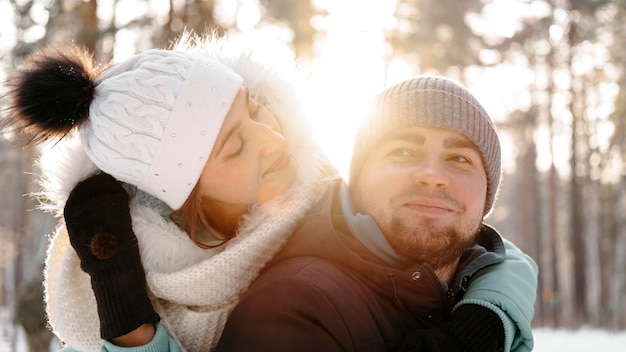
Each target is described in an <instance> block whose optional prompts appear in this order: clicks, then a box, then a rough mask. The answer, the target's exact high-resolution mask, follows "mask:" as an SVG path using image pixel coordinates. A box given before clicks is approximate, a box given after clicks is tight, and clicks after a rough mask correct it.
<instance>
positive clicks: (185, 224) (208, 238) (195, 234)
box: [170, 185, 234, 249]
mask: <svg viewBox="0 0 626 352" xmlns="http://www.w3.org/2000/svg"><path fill="white" fill-rule="evenodd" d="M212 211H214V209H211V207H210V201H206V199H205V198H203V197H202V194H201V192H200V187H198V185H196V187H194V188H193V190H192V191H191V194H190V195H189V198H187V200H186V201H185V203H184V204H183V205H182V207H180V208H179V209H177V210H174V211H173V212H172V214H171V215H170V218H171V219H172V221H174V223H176V224H177V225H178V226H179V227H180V228H181V229H182V230H183V231H185V232H186V233H187V235H189V238H191V240H192V241H193V242H194V243H195V244H196V245H197V246H198V247H200V248H204V249H208V248H215V247H219V246H221V245H223V244H224V243H226V242H228V240H230V239H231V238H233V236H234V234H224V233H221V232H220V231H218V230H217V229H216V228H215V227H214V226H213V225H212V224H211V220H210V219H209V217H208V214H210V213H211V212H212Z"/></svg>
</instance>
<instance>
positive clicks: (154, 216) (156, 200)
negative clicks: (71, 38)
mask: <svg viewBox="0 0 626 352" xmlns="http://www.w3.org/2000/svg"><path fill="white" fill-rule="evenodd" d="M249 44H250V43H247V44H246V45H249ZM181 45H183V46H185V50H184V51H182V50H174V51H161V50H157V51H148V52H145V53H142V54H139V55H136V56H134V57H132V58H130V59H128V60H125V61H123V62H120V63H117V64H114V65H112V66H111V67H109V68H107V69H106V70H104V72H103V73H102V74H101V75H99V73H97V72H95V70H93V69H92V68H91V67H90V66H89V65H90V64H91V60H90V59H89V58H88V57H86V56H85V55H84V53H82V52H77V50H76V49H75V48H74V49H72V50H71V51H67V50H48V51H44V52H43V53H40V54H37V55H35V56H33V57H32V58H30V59H29V61H28V62H27V64H25V65H24V66H22V67H21V68H20V69H19V71H18V72H17V74H16V75H15V76H14V77H13V78H12V79H11V80H10V81H9V82H10V83H11V85H12V88H13V90H12V91H11V93H10V96H11V97H12V98H13V102H12V108H13V112H14V114H13V117H12V119H11V121H9V124H13V125H14V126H18V127H19V128H21V129H22V130H23V131H31V132H34V133H35V134H34V135H33V138H34V139H35V140H44V139H52V140H53V141H54V142H56V143H55V144H54V145H53V146H52V147H51V148H50V149H49V150H48V151H46V152H45V153H44V155H43V158H42V167H43V168H42V174H43V175H44V176H45V180H44V194H43V195H44V196H45V197H46V198H47V199H48V200H49V201H48V204H47V209H49V210H51V211H54V212H55V213H56V214H57V215H61V214H62V211H63V207H64V206H65V203H66V200H67V198H68V195H69V194H70V190H72V189H73V188H74V187H75V186H76V185H77V183H78V182H79V181H80V180H83V179H85V178H87V177H88V176H90V175H92V174H93V173H95V172H97V171H98V170H103V171H105V172H106V173H108V174H110V175H112V176H113V177H115V178H116V179H118V180H120V181H123V182H125V183H126V184H128V185H130V187H129V193H131V197H130V198H131V199H130V208H131V214H132V218H133V228H134V231H135V233H136V236H137V240H138V243H139V248H140V251H141V261H142V263H141V264H143V267H144V268H145V273H146V279H147V286H148V291H149V292H150V298H151V303H152V305H153V306H154V310H155V311H156V313H157V314H158V315H159V316H161V317H164V318H165V319H163V321H162V323H163V325H164V326H166V327H167V328H168V331H169V332H170V333H171V334H172V335H173V336H175V337H176V339H177V340H178V341H179V342H180V343H181V344H182V345H184V346H185V348H186V349H188V350H190V351H200V350H206V349H207V348H210V347H211V346H213V345H214V344H215V343H216V341H217V338H218V337H219V334H220V332H221V329H222V326H223V323H224V321H225V320H226V316H227V314H228V313H229V311H230V310H231V309H232V307H233V306H234V305H235V303H236V301H237V297H238V296H239V294H240V293H241V292H243V291H245V289H246V288H247V287H248V285H249V284H250V282H252V280H253V279H254V278H255V277H256V276H257V274H258V272H259V270H260V269H261V268H262V267H263V265H264V264H265V263H266V262H267V261H268V260H269V259H270V258H271V257H272V256H273V255H274V254H275V253H276V252H278V251H279V250H280V249H281V248H282V246H283V245H284V243H285V242H286V240H287V238H288V235H289V234H290V232H291V229H292V228H293V227H294V226H295V225H296V223H297V222H298V220H300V219H301V218H302V217H303V216H304V214H305V213H306V211H307V210H308V209H309V208H310V206H311V204H313V203H314V202H315V200H316V199H317V197H318V195H319V194H321V193H322V189H323V187H324V184H325V182H324V180H325V175H326V173H327V172H328V173H329V174H328V175H330V176H331V177H332V176H333V175H334V171H333V170H332V169H331V168H330V166H329V165H330V164H329V163H328V162H327V159H325V158H324V157H323V154H321V152H320V151H321V149H319V148H318V147H317V146H316V145H315V143H314V141H313V139H312V138H311V135H310V133H309V129H308V128H307V125H306V123H305V122H306V120H305V118H304V114H303V112H302V110H301V109H300V105H299V103H298V96H297V89H296V88H297V86H296V85H295V84H294V83H293V82H290V81H289V80H288V79H287V78H288V77H289V78H290V79H292V78H291V77H294V76H293V75H292V72H291V71H290V70H289V68H288V67H286V66H285V65H283V64H282V63H281V64H280V66H281V71H280V72H279V71H276V70H273V69H271V68H269V67H267V66H266V63H264V62H260V61H258V60H256V58H255V57H254V54H253V53H252V52H251V51H250V50H243V49H242V48H241V47H240V44H239V42H238V41H237V40H234V39H233V40H229V41H219V40H211V41H203V42H202V43H200V44H199V45H196V46H192V45H190V44H188V43H187V44H181ZM264 49H265V50H274V49H273V48H268V47H265V48H264ZM274 52H275V53H276V51H275V50H274ZM235 72H237V73H235ZM37 84H39V85H37ZM51 87H52V88H51ZM248 94H249V95H250V98H248ZM252 97H253V98H254V99H253V98H252ZM270 110H271V112H270ZM55 137H59V138H60V141H58V142H57V140H58V139H59V138H55ZM242 185H245V186H246V187H242ZM198 199H210V200H211V201H210V202H202V203H201V204H203V206H205V207H206V209H200V212H198V211H195V213H194V211H193V210H191V211H189V210H185V209H189V208H191V209H193V208H194V207H197V206H198V203H195V204H194V203H193V201H194V200H198ZM186 202H187V203H186ZM256 203H262V205H258V206H255V205H254V204H256ZM116 204H119V202H117V201H116ZM114 208H115V207H114V206H111V207H107V206H106V205H102V206H101V212H98V214H97V215H102V214H104V213H107V212H114V210H113V209H114ZM181 209H182V211H181ZM122 210H123V208H120V211H122ZM172 210H174V212H173V213H172ZM196 210H197V209H196ZM199 213H200V214H205V215H206V217H205V218H204V219H201V218H199V217H198V216H196V217H195V218H194V217H193V216H195V215H197V214H199ZM189 214H192V216H189ZM83 215H85V214H83ZM109 217H110V218H112V219H114V218H115V216H113V215H110V216H109ZM172 218H173V219H174V220H176V222H177V223H178V224H176V223H175V222H174V221H171V219H172ZM189 219H195V221H198V222H197V223H189V221H190V220H189ZM60 225H61V226H60V228H59V229H58V231H57V233H56V234H55V235H54V237H53V239H52V242H51V244H50V247H49V250H48V256H47V260H46V273H45V274H46V279H45V287H46V305H47V311H48V315H49V318H50V324H51V326H52V328H53V331H54V333H55V334H56V335H57V336H59V338H60V339H61V340H63V341H64V342H66V343H67V344H68V345H70V346H72V347H74V348H76V349H78V350H81V351H98V350H100V349H101V348H102V345H103V339H102V338H101V337H100V330H102V326H100V322H99V321H98V317H99V316H98V311H97V310H96V297H94V293H93V290H92V287H93V289H94V290H95V289H96V288H97V287H100V286H102V285H92V283H91V282H90V277H89V275H87V274H86V273H85V272H83V270H81V265H83V266H85V264H84V263H81V261H80V260H79V257H77V255H76V253H75V251H74V250H72V248H71V243H70V241H69V240H70V238H68V234H67V231H66V229H65V228H64V226H63V224H62V223H61V224H60ZM202 225H205V226H202ZM211 228H212V230H211ZM185 230H186V231H185ZM235 231H236V233H237V236H234V234H235ZM194 233H195V234H198V235H197V236H196V235H194ZM209 233H210V234H213V236H206V234H209ZM203 236H204V237H203ZM230 238H232V239H230ZM229 239H230V240H229ZM120 241H121V240H120ZM222 243H223V244H222ZM198 244H201V245H198ZM217 244H222V245H219V246H216V245H217ZM83 254H84V253H83ZM129 262H131V261H129ZM126 265H128V263H121V264H120V265H119V266H120V268H122V267H126ZM94 266H97V265H95V264H93V265H91V266H90V267H94ZM135 267H136V265H135ZM121 270H122V269H120V271H121ZM139 276H140V275H139ZM104 281H106V280H104ZM104 286H106V288H107V289H110V288H111V286H112V285H110V284H107V285H104ZM138 286H140V285H138ZM134 289H135V287H133V285H129V286H128V287H126V289H125V290H124V289H120V292H121V293H124V292H130V291H131V290H134ZM103 290H104V289H102V290H101V291H103ZM139 292H141V290H139ZM97 293H100V292H97ZM145 310H148V309H147V308H146V309H145ZM145 316H146V317H147V319H148V320H149V321H150V322H154V321H155V320H157V319H158V318H157V317H155V315H153V314H150V313H149V312H148V313H146V314H145ZM101 318H102V317H101ZM113 333H115V332H113ZM107 336H111V335H107Z"/></svg>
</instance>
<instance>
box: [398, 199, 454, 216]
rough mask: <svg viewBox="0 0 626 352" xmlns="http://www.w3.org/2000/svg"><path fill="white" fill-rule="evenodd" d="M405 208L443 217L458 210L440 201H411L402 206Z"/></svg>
mask: <svg viewBox="0 0 626 352" xmlns="http://www.w3.org/2000/svg"><path fill="white" fill-rule="evenodd" d="M402 206H403V207H405V208H407V209H409V210H411V211H416V212H420V213H425V214H430V215H441V214H448V213H453V212H455V211H456V210H455V209H456V208H455V207H454V206H453V205H451V204H449V203H448V202H444V201H441V200H438V199H411V200H408V201H405V202H404V203H403V204H402Z"/></svg>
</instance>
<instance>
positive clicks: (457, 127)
mask: <svg viewBox="0 0 626 352" xmlns="http://www.w3.org/2000/svg"><path fill="white" fill-rule="evenodd" d="M407 126H423V127H439V128H445V129H449V130H452V131H455V132H458V133H461V134H463V135H465V136H467V138H469V139H470V140H471V141H472V142H473V143H474V144H475V145H476V146H477V147H478V149H479V150H480V152H481V154H482V160H483V164H484V167H485V171H486V173H487V195H486V200H485V210H484V213H483V214H484V215H487V214H488V213H489V212H490V211H491V209H492V208H493V203H494V201H495V199H496V197H497V194H498V190H499V187H500V176H501V162H502V161H501V157H500V141H499V139H498V135H497V133H496V129H495V126H494V124H493V121H492V120H491V118H490V117H489V115H488V114H487V112H486V111H485V109H484V108H483V107H482V105H481V104H480V103H479V102H478V100H476V98H475V97H474V96H473V95H472V94H471V93H470V92H469V91H468V90H467V89H465V88H464V87H462V86H461V85H459V84H457V83H455V82H453V81H451V80H449V79H447V78H443V77H437V76H418V77H415V78H413V79H410V80H407V81H404V82H401V83H398V84H396V85H394V86H391V87H389V88H387V89H385V90H383V91H382V92H381V93H380V94H379V95H378V96H377V97H376V98H375V100H374V105H373V106H372V108H371V110H370V112H369V115H368V116H367V117H366V119H365V120H364V121H363V122H362V124H361V126H360V128H359V131H358V132H357V134H356V137H355V143H354V150H353V154H352V162H351V164H350V185H354V184H356V182H357V180H358V177H359V173H360V171H361V167H362V166H363V163H364V162H365V159H366V158H367V157H368V155H369V154H370V152H371V151H372V150H373V148H374V147H375V145H376V143H377V142H378V140H379V139H380V138H381V137H383V136H384V135H386V134H387V133H389V132H391V131H393V130H396V129H398V128H402V127H407Z"/></svg>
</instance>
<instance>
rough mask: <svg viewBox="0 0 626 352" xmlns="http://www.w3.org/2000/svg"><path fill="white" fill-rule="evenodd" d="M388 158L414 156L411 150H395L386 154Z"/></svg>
mask: <svg viewBox="0 0 626 352" xmlns="http://www.w3.org/2000/svg"><path fill="white" fill-rule="evenodd" d="M387 154H388V155H389V156H397V157H409V156H413V155H415V153H413V151H412V150H410V149H407V148H396V149H392V150H390V151H389V153H387Z"/></svg>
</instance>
